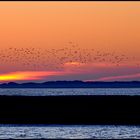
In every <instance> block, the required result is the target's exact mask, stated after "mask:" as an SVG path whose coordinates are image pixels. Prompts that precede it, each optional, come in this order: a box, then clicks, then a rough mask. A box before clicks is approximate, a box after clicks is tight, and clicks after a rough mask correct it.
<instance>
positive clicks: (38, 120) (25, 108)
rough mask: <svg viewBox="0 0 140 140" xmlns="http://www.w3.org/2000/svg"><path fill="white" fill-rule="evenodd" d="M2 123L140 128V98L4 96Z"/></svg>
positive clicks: (0, 102) (0, 103) (0, 98)
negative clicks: (127, 126)
mask: <svg viewBox="0 0 140 140" xmlns="http://www.w3.org/2000/svg"><path fill="white" fill-rule="evenodd" d="M0 123H1V124H122V125H123V124H124V125H128V124H133V125H140V96H45V97H43V96H42V97H40V96H34V97H33V96H0Z"/></svg>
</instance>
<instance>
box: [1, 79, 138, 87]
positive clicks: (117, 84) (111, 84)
mask: <svg viewBox="0 0 140 140" xmlns="http://www.w3.org/2000/svg"><path fill="white" fill-rule="evenodd" d="M0 88H140V81H130V82H122V81H116V82H115V81H114V82H92V81H91V82H83V81H78V80H77V81H48V82H43V83H33V82H30V83H15V82H9V83H3V84H0Z"/></svg>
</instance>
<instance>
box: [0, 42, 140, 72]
mask: <svg viewBox="0 0 140 140" xmlns="http://www.w3.org/2000/svg"><path fill="white" fill-rule="evenodd" d="M130 59H133V60H134V59H135V57H132V58H130V57H128V56H126V55H125V54H119V55H117V54H116V53H115V52H104V51H99V50H95V49H92V48H91V49H86V48H80V47H79V46H78V45H77V44H75V43H73V42H68V43H67V45H66V46H65V47H63V48H59V49H56V48H55V49H45V48H35V47H28V48H27V47H23V48H16V47H9V48H5V49H4V48H3V49H1V50H0V63H1V64H2V63H4V64H11V65H13V66H14V65H16V66H17V65H19V66H20V67H25V68H26V69H28V68H30V69H33V70H38V69H42V70H44V69H47V70H52V69H55V70H57V69H61V68H62V67H63V65H64V64H65V63H67V62H79V63H78V64H79V65H80V64H88V63H94V62H100V63H106V64H107V63H112V64H114V65H116V66H119V65H120V64H121V63H122V62H125V61H130ZM138 66H140V65H139V64H138Z"/></svg>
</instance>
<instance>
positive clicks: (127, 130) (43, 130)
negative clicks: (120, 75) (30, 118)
mask: <svg viewBox="0 0 140 140" xmlns="http://www.w3.org/2000/svg"><path fill="white" fill-rule="evenodd" d="M0 95H22V96H23V95H29V96H48V95H52V96H55V95H131V96H132V95H140V88H129V89H128V88H116V89H115V88H113V89H111V88H104V89H103V88H102V89H100V88H95V89H0ZM0 138H3V139H10V138H13V139H25V138H26V139H27V138H29V139H35V138H36V139H40V138H53V139H54V138H55V139H62V138H71V139H72V138H74V139H76V138H89V139H94V138H96V139H97V138H98V139H113V138H114V139H121V138H123V139H124V138H125V139H132V138H136V139H140V126H114V125H72V126H70V125H44V126H41V125H24V126H23V125H18V126H17V125H0Z"/></svg>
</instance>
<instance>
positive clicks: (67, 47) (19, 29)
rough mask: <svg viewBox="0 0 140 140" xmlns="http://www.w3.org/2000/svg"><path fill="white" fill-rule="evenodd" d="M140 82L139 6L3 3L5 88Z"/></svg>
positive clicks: (0, 56)
mask: <svg viewBox="0 0 140 140" xmlns="http://www.w3.org/2000/svg"><path fill="white" fill-rule="evenodd" d="M50 80H51V81H55V80H83V81H130V80H140V2H101V1H100V2H94V1H93V2H68V1H67V2H47V1H46V2H8V1H7V2H0V83H3V82H9V81H15V82H26V81H37V82H41V81H50Z"/></svg>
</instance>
